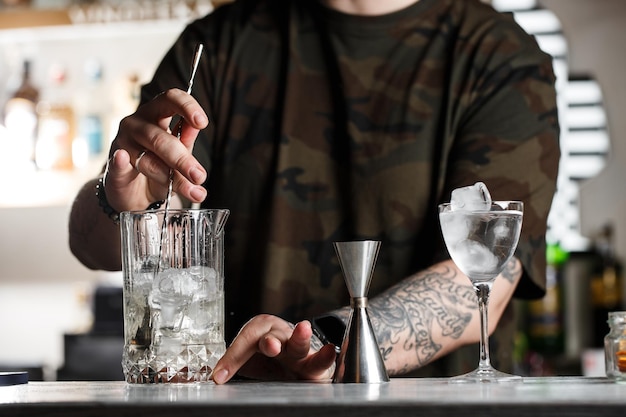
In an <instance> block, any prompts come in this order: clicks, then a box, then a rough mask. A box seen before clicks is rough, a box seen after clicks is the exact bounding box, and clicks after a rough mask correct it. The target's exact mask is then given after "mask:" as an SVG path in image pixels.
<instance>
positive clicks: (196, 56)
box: [156, 43, 204, 273]
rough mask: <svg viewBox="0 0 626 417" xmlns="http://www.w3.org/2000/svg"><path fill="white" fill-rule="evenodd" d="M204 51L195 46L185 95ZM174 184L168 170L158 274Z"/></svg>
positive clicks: (178, 133)
mask: <svg viewBox="0 0 626 417" xmlns="http://www.w3.org/2000/svg"><path fill="white" fill-rule="evenodd" d="M203 49H204V45H203V44H201V43H199V44H198V45H197V46H196V51H195V53H194V55H193V60H192V61H191V75H190V76H189V84H188V85H187V94H191V88H192V87H193V80H194V78H195V76H196V71H197V70H198V64H199V63H200V57H201V56H202V50H203ZM183 122H184V119H183V118H182V117H181V118H180V120H179V121H178V123H177V125H176V137H177V138H178V139H179V140H180V136H181V134H182V132H183ZM173 184H174V170H173V169H171V168H170V181H169V184H168V187H167V198H166V199H165V212H164V213H163V223H162V225H161V241H160V243H159V257H158V261H157V265H156V272H157V273H158V272H159V271H160V269H161V254H162V252H163V240H164V239H165V231H166V229H167V214H168V212H169V209H170V200H171V199H172V187H173Z"/></svg>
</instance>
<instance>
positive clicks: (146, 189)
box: [104, 89, 208, 212]
mask: <svg viewBox="0 0 626 417" xmlns="http://www.w3.org/2000/svg"><path fill="white" fill-rule="evenodd" d="M175 115H180V116H181V117H182V118H183V120H184V122H183V123H182V130H181V132H180V139H179V138H178V137H177V133H178V132H177V131H175V132H171V131H170V129H169V126H170V123H171V121H172V117H173V116H175ZM207 125H208V118H207V115H206V114H205V112H204V110H203V109H202V107H200V105H199V104H198V102H197V101H196V100H195V99H194V98H193V97H192V96H191V95H189V94H187V93H185V92H184V91H182V90H179V89H171V90H168V91H165V92H164V93H162V94H160V95H158V96H157V97H155V98H154V99H153V100H152V101H150V102H148V103H146V104H144V105H142V106H141V107H140V108H139V109H138V110H137V111H136V112H135V113H134V114H132V115H130V116H127V117H126V118H124V119H123V120H122V122H121V123H120V127H119V131H118V133H117V136H116V137H115V139H114V140H113V143H112V144H111V153H110V154H111V157H110V159H109V163H108V165H107V169H106V172H105V176H104V185H105V191H106V195H107V199H108V202H109V204H110V205H111V207H113V208H114V209H115V210H117V211H119V212H121V211H124V210H142V209H145V208H146V207H147V206H148V205H150V204H151V203H153V202H155V201H158V200H162V199H164V198H165V196H166V195H167V188H168V185H169V173H170V170H173V172H174V182H173V191H174V192H175V193H177V194H179V195H181V196H183V197H185V198H187V199H189V200H190V201H191V202H193V203H199V202H202V201H203V200H204V199H205V198H206V190H205V189H204V188H203V187H202V183H203V182H204V181H205V179H206V176H207V173H206V170H205V169H204V167H202V165H200V163H199V162H198V161H197V160H196V159H195V158H194V157H193V156H192V150H193V146H194V143H195V140H196V138H197V136H198V131H199V130H200V129H203V128H205V127H207ZM177 128H178V126H177ZM177 128H176V129H177Z"/></svg>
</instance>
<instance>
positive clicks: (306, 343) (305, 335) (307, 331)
mask: <svg viewBox="0 0 626 417" xmlns="http://www.w3.org/2000/svg"><path fill="white" fill-rule="evenodd" d="M312 335H313V330H312V329H311V323H310V322H308V321H301V322H300V323H298V324H296V327H295V328H294V329H293V333H292V334H291V337H290V338H289V340H287V343H286V346H285V353H286V354H287V355H289V356H291V357H294V358H305V357H306V356H307V355H308V354H309V353H310V351H311V336H312Z"/></svg>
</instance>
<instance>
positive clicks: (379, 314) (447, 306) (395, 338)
mask: <svg viewBox="0 0 626 417" xmlns="http://www.w3.org/2000/svg"><path fill="white" fill-rule="evenodd" d="M455 275H456V271H455V270H454V269H445V270H444V269H437V270H435V269H428V270H426V271H424V272H422V273H420V274H417V275H415V276H413V277H412V278H409V279H407V280H405V281H403V282H402V284H400V285H396V286H394V287H393V288H391V289H390V290H389V291H387V292H385V293H383V294H381V295H379V296H378V297H376V298H375V299H372V301H371V303H370V306H371V308H370V309H369V312H370V318H371V320H372V324H373V326H374V328H376V329H378V332H377V338H378V342H379V344H380V346H381V350H382V353H383V358H387V357H389V355H390V354H391V352H392V351H393V350H394V349H403V350H405V351H411V352H414V354H415V355H416V357H417V361H416V362H417V364H418V366H422V365H424V364H426V363H428V362H429V361H430V360H431V359H432V358H433V357H434V356H435V355H436V354H437V352H439V351H440V350H441V349H442V346H441V345H440V344H438V343H437V342H435V341H434V339H433V331H435V329H437V328H438V329H441V330H440V331H441V334H440V335H441V336H444V337H451V338H455V339H456V338H459V337H460V336H461V334H462V333H463V331H464V330H465V328H466V327H467V326H468V324H469V322H470V320H471V318H472V311H473V310H476V309H477V303H476V294H475V292H474V289H473V287H472V285H471V284H469V283H468V285H459V284H458V283H456V282H455V281H454V280H453V278H454V276H455ZM435 324H436V326H435ZM412 368H414V366H409V364H408V363H407V364H404V365H403V367H402V368H401V369H398V371H399V372H407V371H409V370H411V369H412Z"/></svg>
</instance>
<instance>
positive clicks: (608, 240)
mask: <svg viewBox="0 0 626 417" xmlns="http://www.w3.org/2000/svg"><path fill="white" fill-rule="evenodd" d="M595 251H596V253H597V256H598V261H597V266H596V268H595V270H594V272H593V275H592V277H591V288H590V293H591V311H592V345H593V346H594V347H598V348H599V347H602V346H603V341H604V335H606V333H607V332H608V330H609V329H608V326H607V321H606V318H607V315H608V314H609V313H610V312H613V311H619V310H622V265H621V263H620V262H619V260H618V259H617V257H616V256H615V252H614V249H613V228H612V226H611V225H610V224H607V225H605V226H604V227H603V228H602V230H601V232H600V234H599V235H598V237H597V238H596V240H595Z"/></svg>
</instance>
